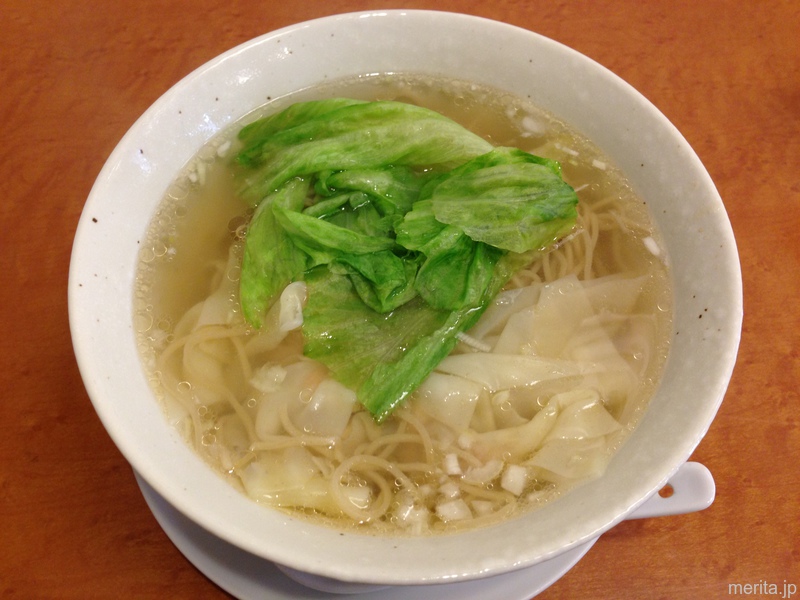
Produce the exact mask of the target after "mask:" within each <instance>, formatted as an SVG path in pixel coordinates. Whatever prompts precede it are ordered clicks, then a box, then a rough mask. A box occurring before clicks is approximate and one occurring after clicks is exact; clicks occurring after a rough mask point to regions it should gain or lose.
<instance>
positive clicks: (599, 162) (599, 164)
mask: <svg viewBox="0 0 800 600" xmlns="http://www.w3.org/2000/svg"><path fill="white" fill-rule="evenodd" d="M592 166H593V167H594V168H595V169H600V170H601V171H605V170H606V163H604V162H603V161H602V160H597V159H596V158H595V159H594V160H593V161H592Z"/></svg>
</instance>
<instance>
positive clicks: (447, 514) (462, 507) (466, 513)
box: [436, 498, 472, 522]
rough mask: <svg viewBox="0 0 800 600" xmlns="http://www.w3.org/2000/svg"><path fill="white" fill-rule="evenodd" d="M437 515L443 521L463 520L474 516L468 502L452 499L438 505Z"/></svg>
mask: <svg viewBox="0 0 800 600" xmlns="http://www.w3.org/2000/svg"><path fill="white" fill-rule="evenodd" d="M436 515H437V516H438V517H439V518H440V519H441V520H442V521H445V522H446V521H463V520H464V519H470V518H472V512H471V511H470V510H469V506H467V503H466V502H464V501H463V500H461V499H460V498H459V499H457V500H450V501H449V502H442V503H441V504H438V505H437V506H436Z"/></svg>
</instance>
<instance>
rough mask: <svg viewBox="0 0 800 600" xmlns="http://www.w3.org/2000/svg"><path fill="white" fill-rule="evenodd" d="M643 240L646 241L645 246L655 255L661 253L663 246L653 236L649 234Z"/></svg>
mask: <svg viewBox="0 0 800 600" xmlns="http://www.w3.org/2000/svg"><path fill="white" fill-rule="evenodd" d="M642 242H644V247H645V248H647V249H648V250H649V251H650V253H651V254H652V255H653V256H659V255H660V254H661V247H660V246H659V245H658V242H656V241H655V240H654V239H653V238H652V237H650V236H647V237H646V238H644V239H643V240H642Z"/></svg>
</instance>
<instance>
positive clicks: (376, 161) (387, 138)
mask: <svg viewBox="0 0 800 600" xmlns="http://www.w3.org/2000/svg"><path fill="white" fill-rule="evenodd" d="M288 110H290V111H293V112H292V115H290V116H289V117H282V116H281V113H279V114H278V115H276V116H274V117H268V118H267V122H266V124H265V123H260V122H255V123H252V124H251V125H250V126H249V127H248V128H245V129H244V130H242V134H240V136H239V137H240V139H241V140H242V142H244V148H243V149H242V150H241V152H240V153H239V154H238V156H237V160H238V162H239V163H240V164H242V165H243V166H247V167H249V168H250V169H253V173H252V174H250V175H248V176H247V177H246V178H245V182H244V188H243V190H242V195H243V197H244V198H245V199H246V200H247V201H249V202H250V203H251V204H254V205H255V204H257V203H258V202H260V201H261V199H262V198H264V197H265V196H267V195H268V194H269V193H271V192H273V191H275V190H276V189H278V188H279V187H280V186H281V185H282V184H283V183H285V182H286V181H288V180H289V179H291V178H293V177H297V176H302V175H305V174H308V173H319V172H324V171H342V170H348V169H359V170H361V169H374V168H382V167H386V166H388V165H392V166H422V165H424V166H428V167H430V166H434V165H437V166H441V167H446V168H450V167H452V166H455V165H458V164H461V163H463V162H464V161H465V160H469V159H470V158H473V157H475V156H478V155H480V154H483V153H485V152H488V151H489V150H491V148H492V146H491V144H489V142H487V141H486V140H484V139H483V138H481V137H479V136H477V135H475V134H474V133H472V132H470V131H469V130H467V129H465V128H463V127H462V126H461V125H459V124H458V123H456V122H454V121H452V120H450V119H448V118H446V117H444V116H442V115H440V114H439V113H436V112H434V111H432V110H428V109H425V108H421V107H419V106H414V105H412V104H406V103H403V102H392V101H380V102H351V103H348V102H346V101H342V100H341V99H334V100H319V101H312V102H306V103H302V104H300V105H294V106H293V107H291V108H290V109H288ZM273 120H274V121H275V122H276V123H279V124H280V123H283V122H286V123H288V126H286V127H284V128H278V127H277V126H275V125H273V124H272V121H273Z"/></svg>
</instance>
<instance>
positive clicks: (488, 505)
mask: <svg viewBox="0 0 800 600" xmlns="http://www.w3.org/2000/svg"><path fill="white" fill-rule="evenodd" d="M470 504H471V505H472V510H474V511H475V514H476V515H478V516H481V517H482V516H484V515H488V514H491V513H492V512H494V504H493V503H492V502H490V501H489V500H473V501H472V502H470Z"/></svg>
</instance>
